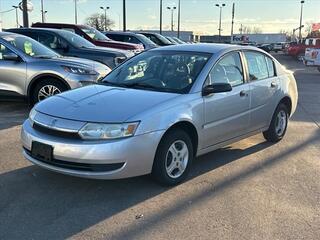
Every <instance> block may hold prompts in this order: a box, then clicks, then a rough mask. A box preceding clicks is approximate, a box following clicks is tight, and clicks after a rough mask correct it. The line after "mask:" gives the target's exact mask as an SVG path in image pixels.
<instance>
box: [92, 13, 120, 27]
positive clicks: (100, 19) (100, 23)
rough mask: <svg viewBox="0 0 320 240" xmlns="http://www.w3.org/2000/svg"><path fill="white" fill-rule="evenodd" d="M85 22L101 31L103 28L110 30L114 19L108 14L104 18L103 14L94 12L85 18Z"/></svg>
mask: <svg viewBox="0 0 320 240" xmlns="http://www.w3.org/2000/svg"><path fill="white" fill-rule="evenodd" d="M86 24H87V25H89V26H91V27H94V28H95V29H97V30H99V31H103V30H104V29H109V30H110V29H111V27H112V26H114V21H113V20H111V19H110V18H109V17H108V16H107V17H106V18H105V15H104V14H99V13H94V14H92V15H91V16H89V17H88V18H87V19H86Z"/></svg>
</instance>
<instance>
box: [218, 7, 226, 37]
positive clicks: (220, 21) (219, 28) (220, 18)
mask: <svg viewBox="0 0 320 240" xmlns="http://www.w3.org/2000/svg"><path fill="white" fill-rule="evenodd" d="M225 6H226V4H224V3H223V4H221V6H220V4H216V7H218V8H220V18H219V29H218V30H219V42H221V31H222V29H221V15H222V8H223V7H225Z"/></svg>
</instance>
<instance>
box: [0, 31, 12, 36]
mask: <svg viewBox="0 0 320 240" xmlns="http://www.w3.org/2000/svg"><path fill="white" fill-rule="evenodd" d="M12 34H14V33H11V32H0V37H3V36H8V35H12Z"/></svg>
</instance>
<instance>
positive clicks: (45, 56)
mask: <svg viewBox="0 0 320 240" xmlns="http://www.w3.org/2000/svg"><path fill="white" fill-rule="evenodd" d="M33 57H34V58H41V59H51V58H54V57H55V56H50V55H38V56H33Z"/></svg>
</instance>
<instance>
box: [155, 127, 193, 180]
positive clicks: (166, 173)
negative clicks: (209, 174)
mask: <svg viewBox="0 0 320 240" xmlns="http://www.w3.org/2000/svg"><path fill="white" fill-rule="evenodd" d="M173 147H174V149H173ZM185 148H187V149H185ZM173 150H175V152H176V154H173ZM177 150H179V151H177ZM186 150H187V152H186ZM186 155H187V156H186ZM193 158H194V149H193V145H192V142H191V139H190V136H189V135H188V134H187V133H186V132H184V131H182V130H179V129H177V130H172V131H170V132H168V133H167V134H166V135H165V136H164V137H163V138H162V140H161V141H160V144H159V146H158V149H157V152H156V156H155V159H154V163H153V167H152V173H151V176H152V177H153V178H154V179H155V180H156V181H157V182H158V183H160V184H162V185H166V186H174V185H177V184H179V183H181V182H182V181H183V180H184V179H185V178H186V177H187V176H188V173H189V171H190V168H191V165H192V161H193ZM178 165H179V166H178ZM169 168H171V169H172V171H171V170H170V169H169ZM182 169H184V170H183V171H182Z"/></svg>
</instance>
